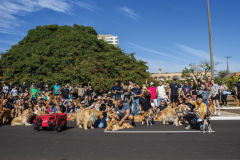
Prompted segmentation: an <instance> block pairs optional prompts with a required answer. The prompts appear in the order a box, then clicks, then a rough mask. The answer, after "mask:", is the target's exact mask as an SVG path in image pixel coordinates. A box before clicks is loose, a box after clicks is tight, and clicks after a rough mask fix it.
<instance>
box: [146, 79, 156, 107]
mask: <svg viewBox="0 0 240 160" xmlns="http://www.w3.org/2000/svg"><path fill="white" fill-rule="evenodd" d="M148 90H149V91H150V92H151V94H150V95H151V98H150V99H151V101H152V102H153V107H154V108H155V107H157V105H158V104H157V87H155V86H154V83H153V82H150V87H149V88H148Z"/></svg>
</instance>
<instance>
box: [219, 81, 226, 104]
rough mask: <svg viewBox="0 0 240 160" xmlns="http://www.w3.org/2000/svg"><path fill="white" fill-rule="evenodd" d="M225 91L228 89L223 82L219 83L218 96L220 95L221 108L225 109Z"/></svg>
mask: <svg viewBox="0 0 240 160" xmlns="http://www.w3.org/2000/svg"><path fill="white" fill-rule="evenodd" d="M227 90H228V87H227V86H226V85H225V84H224V82H221V86H220V94H221V99H222V104H223V105H222V107H223V108H224V107H227Z"/></svg>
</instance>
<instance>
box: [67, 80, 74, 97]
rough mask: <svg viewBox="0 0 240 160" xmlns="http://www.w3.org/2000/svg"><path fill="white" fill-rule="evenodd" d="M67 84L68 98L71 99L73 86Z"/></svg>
mask: <svg viewBox="0 0 240 160" xmlns="http://www.w3.org/2000/svg"><path fill="white" fill-rule="evenodd" d="M67 86H68V90H69V100H73V92H74V88H73V87H72V86H71V85H70V84H67Z"/></svg>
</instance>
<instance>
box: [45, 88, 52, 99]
mask: <svg viewBox="0 0 240 160" xmlns="http://www.w3.org/2000/svg"><path fill="white" fill-rule="evenodd" d="M48 87H49V86H48V85H46V88H45V89H44V90H43V94H44V99H45V100H47V97H46V96H45V94H46V93H51V90H50V89H49V88H48Z"/></svg>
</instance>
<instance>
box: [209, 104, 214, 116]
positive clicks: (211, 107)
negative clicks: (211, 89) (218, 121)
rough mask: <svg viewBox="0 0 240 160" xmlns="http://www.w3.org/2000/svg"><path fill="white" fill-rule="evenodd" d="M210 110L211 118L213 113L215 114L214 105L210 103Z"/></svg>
mask: <svg viewBox="0 0 240 160" xmlns="http://www.w3.org/2000/svg"><path fill="white" fill-rule="evenodd" d="M208 110H209V112H210V116H212V115H213V113H214V106H213V103H211V102H209V103H208Z"/></svg>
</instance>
